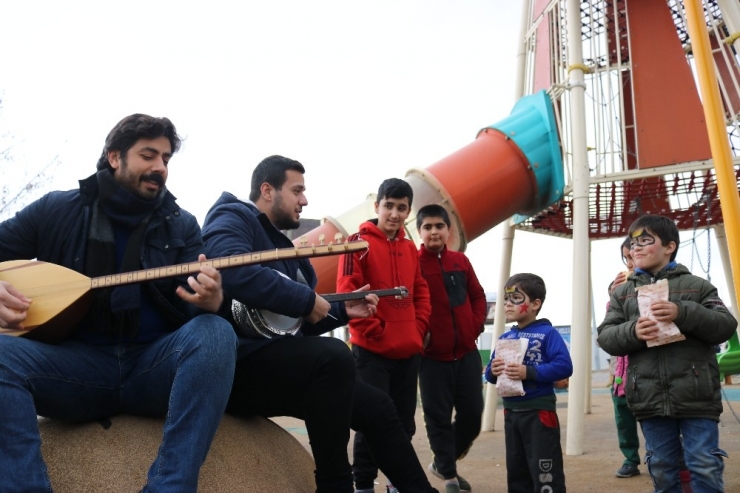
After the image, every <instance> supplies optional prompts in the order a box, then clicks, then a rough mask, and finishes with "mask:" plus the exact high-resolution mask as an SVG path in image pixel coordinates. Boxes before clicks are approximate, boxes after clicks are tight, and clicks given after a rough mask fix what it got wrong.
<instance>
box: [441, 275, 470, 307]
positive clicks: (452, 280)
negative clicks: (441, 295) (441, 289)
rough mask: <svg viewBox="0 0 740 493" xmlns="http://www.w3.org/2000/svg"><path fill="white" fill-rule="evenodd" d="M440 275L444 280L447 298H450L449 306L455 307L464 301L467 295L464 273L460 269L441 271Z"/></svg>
mask: <svg viewBox="0 0 740 493" xmlns="http://www.w3.org/2000/svg"><path fill="white" fill-rule="evenodd" d="M442 277H443V278H444V281H445V290H446V291H447V298H449V300H450V307H452V308H455V307H456V306H460V305H462V304H463V303H465V300H466V299H467V297H468V283H467V280H466V278H465V273H464V272H461V271H452V272H443V273H442Z"/></svg>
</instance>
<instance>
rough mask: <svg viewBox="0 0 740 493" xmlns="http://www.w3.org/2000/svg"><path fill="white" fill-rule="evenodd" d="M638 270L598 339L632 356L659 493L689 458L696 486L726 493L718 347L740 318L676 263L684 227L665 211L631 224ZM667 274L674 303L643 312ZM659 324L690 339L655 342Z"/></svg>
mask: <svg viewBox="0 0 740 493" xmlns="http://www.w3.org/2000/svg"><path fill="white" fill-rule="evenodd" d="M629 238H630V254H631V257H632V260H633V262H634V265H635V272H634V273H633V274H632V275H631V276H629V278H628V279H627V281H626V282H624V283H623V284H621V285H619V286H618V287H617V288H616V289H615V290H614V292H612V294H611V299H610V301H609V309H608V311H607V313H606V317H605V319H604V321H603V322H602V323H601V325H600V326H599V328H598V334H599V336H598V343H599V345H600V346H601V347H602V348H603V349H604V350H605V351H606V352H607V353H609V354H611V355H613V356H623V355H629V366H628V367H627V384H626V386H625V394H626V397H627V403H628V405H629V407H630V410H631V411H632V413H633V414H634V415H635V417H636V418H637V420H638V421H639V422H640V426H641V427H642V433H643V435H644V436H645V448H646V449H647V454H646V462H647V466H648V471H649V472H650V476H651V477H652V479H653V485H654V488H655V492H656V493H660V492H669V491H680V474H679V469H680V464H681V455H682V452H681V450H682V448H681V436H683V458H685V461H686V465H687V466H688V468H689V470H690V471H691V486H692V488H693V490H694V491H724V483H723V480H722V473H723V471H724V462H723V459H722V457H727V454H726V453H725V452H724V451H723V450H721V449H720V448H719V429H718V426H717V424H718V421H719V415H720V414H721V413H722V396H721V393H720V381H719V367H718V365H717V357H716V354H715V348H714V346H715V345H717V344H721V343H722V342H724V341H726V340H727V339H729V338H730V337H731V336H732V334H733V332H734V331H735V330H736V328H737V321H736V320H735V318H734V317H733V316H732V315H731V314H730V312H729V311H728V310H727V308H725V305H724V303H722V300H721V299H720V298H719V296H718V295H717V289H716V288H715V287H714V286H712V285H711V284H710V283H709V282H707V281H706V280H704V279H702V278H700V277H697V276H694V275H692V274H691V272H689V270H688V269H687V268H686V267H684V266H683V265H680V264H677V263H676V261H675V260H676V250H677V249H678V244H679V235H678V228H677V227H676V225H675V224H674V223H673V221H672V220H671V219H670V218H668V217H664V216H651V215H647V216H642V217H640V218H638V219H637V220H636V221H635V222H633V223H632V225H631V226H630V229H629ZM662 279H665V280H667V282H668V288H669V299H668V301H657V302H654V303H653V304H652V305H651V306H650V310H651V312H652V316H651V317H646V316H642V315H640V309H639V306H638V303H637V293H636V288H639V287H641V286H646V285H648V284H651V283H655V282H657V281H659V280H662ZM657 322H673V323H675V324H676V326H678V328H679V330H680V331H681V333H682V334H683V335H684V336H686V339H685V340H682V341H677V342H673V343H670V344H663V345H658V346H653V347H648V345H647V341H650V340H653V339H655V338H657V337H658V325H657Z"/></svg>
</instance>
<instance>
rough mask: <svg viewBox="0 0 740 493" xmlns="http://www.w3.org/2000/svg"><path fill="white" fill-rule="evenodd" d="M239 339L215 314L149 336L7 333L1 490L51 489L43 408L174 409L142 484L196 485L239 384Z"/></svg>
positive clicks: (0, 408) (66, 414) (0, 341)
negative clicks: (94, 339) (43, 338)
mask: <svg viewBox="0 0 740 493" xmlns="http://www.w3.org/2000/svg"><path fill="white" fill-rule="evenodd" d="M236 343H237V341H236V335H235V334H234V330H233V329H232V328H231V325H230V324H229V323H228V322H226V321H225V320H224V319H222V318H220V317H217V316H216V315H201V316H199V317H196V318H194V319H192V320H190V321H189V322H188V323H186V324H185V325H183V326H182V327H180V328H179V329H178V330H176V331H174V332H172V333H169V334H167V335H165V336H162V337H160V338H159V339H157V340H156V341H154V342H151V343H148V344H111V345H101V346H95V345H90V344H87V343H82V342H79V341H73V340H69V341H65V342H63V343H61V344H59V345H50V344H44V343H40V342H36V341H31V340H28V339H24V338H18V337H11V336H0V416H2V419H0V437H1V438H0V469H1V470H2V473H1V474H0V491H2V492H5V493H9V492H21V491H22V492H40V491H51V484H50V482H49V477H48V474H47V470H46V466H45V464H44V461H43V459H42V457H41V437H40V435H39V429H38V424H37V418H36V415H37V414H38V415H41V416H46V417H50V418H58V419H62V420H67V421H75V422H82V421H95V420H100V419H104V418H107V417H110V416H114V415H117V414H121V413H127V414H134V415H140V416H161V417H165V416H166V419H165V423H164V430H163V438H162V444H161V447H160V449H159V452H158V455H157V457H156V459H155V461H154V463H153V464H152V466H151V468H150V469H149V473H148V477H147V485H146V487H145V488H144V491H146V492H154V491H157V492H195V491H196V488H197V484H198V473H199V471H200V467H201V465H202V464H203V461H204V460H205V458H206V455H207V453H208V448H209V447H210V444H211V440H212V439H213V435H214V434H215V432H216V429H217V428H218V425H219V423H220V422H221V418H222V417H223V413H224V410H225V408H226V402H227V401H228V398H229V393H230V391H231V382H232V380H233V376H234V365H235V362H236ZM142 486H143V485H142Z"/></svg>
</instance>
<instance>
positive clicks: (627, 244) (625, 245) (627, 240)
mask: <svg viewBox="0 0 740 493" xmlns="http://www.w3.org/2000/svg"><path fill="white" fill-rule="evenodd" d="M630 244H631V240H630V237H629V236H628V237H627V238H625V239H624V241H623V242H622V244H621V245H619V256H620V257H622V263H623V264H626V263H627V260H626V259H625V258H624V249H625V248H626V249H627V250H629V249H630Z"/></svg>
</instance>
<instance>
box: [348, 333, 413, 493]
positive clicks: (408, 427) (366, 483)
mask: <svg viewBox="0 0 740 493" xmlns="http://www.w3.org/2000/svg"><path fill="white" fill-rule="evenodd" d="M352 352H353V354H354V356H355V364H356V366H357V376H358V378H359V379H360V381H362V382H363V383H365V384H368V385H370V386H372V387H375V388H376V389H379V390H381V391H382V392H383V393H385V394H387V395H388V396H390V398H391V400H392V401H393V403H394V404H395V406H396V411H397V413H398V417H399V418H400V420H401V426H402V427H403V429H404V430H405V431H406V434H407V436H408V439H409V440H411V437H413V436H414V433H415V432H416V423H415V422H414V413H415V412H416V400H417V396H416V389H417V385H418V377H419V365H420V364H421V356H420V355H418V354H417V355H415V356H412V357H410V358H407V359H399V360H394V359H388V358H384V357H383V356H380V355H377V354H375V353H373V352H371V351H368V350H366V349H364V348H361V347H359V346H354V347H353V348H352ZM369 445H370V444H369V443H368V441H367V440H366V438H365V434H364V433H362V432H359V433H355V443H354V462H353V464H352V472H353V474H354V478H355V485H356V487H357V489H370V488H372V487H373V481H374V480H375V478H376V477H377V476H378V466H380V464H378V463H377V461H376V460H375V459H374V458H376V459H380V456H381V455H382V454H386V453H388V452H389V450H388V449H389V446H388V445H386V446H385V447H383V449H382V450H380V451H378V452H377V453H373V452H372V451H371V450H370V447H369ZM417 462H418V459H417ZM386 475H387V474H386ZM388 479H389V480H390V481H391V482H393V485H394V486H397V487H399V489H401V488H400V485H397V484H396V483H395V482H394V479H393V478H391V477H390V476H389V478H388ZM401 491H403V489H401Z"/></svg>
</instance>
